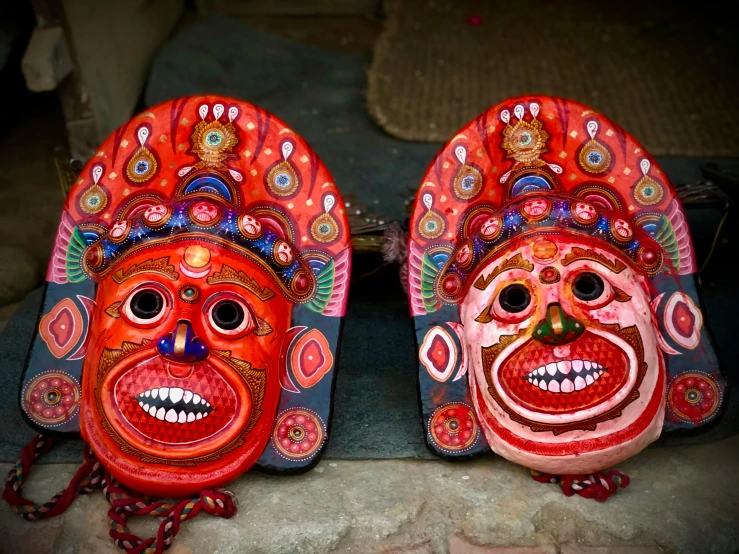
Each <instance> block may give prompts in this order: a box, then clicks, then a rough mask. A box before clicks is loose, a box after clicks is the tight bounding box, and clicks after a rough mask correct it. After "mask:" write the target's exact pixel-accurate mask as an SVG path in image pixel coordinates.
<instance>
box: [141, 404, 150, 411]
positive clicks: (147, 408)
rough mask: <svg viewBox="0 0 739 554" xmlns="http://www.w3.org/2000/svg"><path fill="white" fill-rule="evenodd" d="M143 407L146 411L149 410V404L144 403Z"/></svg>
mask: <svg viewBox="0 0 739 554" xmlns="http://www.w3.org/2000/svg"><path fill="white" fill-rule="evenodd" d="M141 407H142V408H143V409H144V411H145V412H148V411H149V405H148V404H144V405H143V406H141Z"/></svg>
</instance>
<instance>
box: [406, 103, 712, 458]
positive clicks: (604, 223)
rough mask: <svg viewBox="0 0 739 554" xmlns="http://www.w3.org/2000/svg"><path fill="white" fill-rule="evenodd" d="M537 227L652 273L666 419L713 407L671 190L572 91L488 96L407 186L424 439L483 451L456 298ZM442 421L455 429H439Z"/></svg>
mask: <svg viewBox="0 0 739 554" xmlns="http://www.w3.org/2000/svg"><path fill="white" fill-rule="evenodd" d="M511 112H512V113H511ZM543 233H546V234H549V235H551V234H563V235H571V236H579V237H587V239H588V241H592V242H593V243H594V244H597V245H598V246H601V247H603V248H605V249H610V250H613V251H615V252H618V253H620V254H621V258H623V259H625V260H627V261H628V262H629V263H631V264H632V265H633V267H634V268H635V269H636V270H638V271H639V272H641V273H643V274H644V275H646V276H648V278H649V280H650V282H651V286H652V287H653V290H654V295H653V300H652V308H653V309H654V310H655V313H656V315H657V318H658V320H659V326H660V333H659V340H660V342H661V344H660V346H661V348H662V350H663V351H664V352H666V354H667V355H666V365H667V371H668V374H669V375H668V392H667V395H668V409H667V413H666V415H665V424H664V429H665V430H668V431H669V430H673V429H691V428H694V427H696V426H699V425H703V424H705V423H707V422H708V421H710V420H711V419H713V418H715V417H716V415H717V414H718V412H719V408H720V405H721V399H722V396H723V394H724V389H725V384H724V380H723V378H722V376H721V373H720V372H719V369H718V363H717V360H716V355H715V353H714V350H713V346H712V342H711V338H710V335H709V333H708V330H707V328H706V326H705V325H704V324H703V318H702V315H701V310H700V300H699V297H698V294H697V290H696V283H695V275H694V274H695V272H696V264H695V256H694V253H693V246H692V241H691V239H690V233H689V230H688V227H687V224H686V222H685V217H684V215H683V210H682V206H681V203H680V200H679V199H678V198H677V197H676V194H675V190H674V189H673V188H672V186H671V185H670V183H669V181H668V180H667V177H666V176H665V175H664V173H663V172H662V170H661V169H660V168H659V166H658V165H657V164H656V163H655V162H654V159H653V158H652V157H651V156H650V155H649V154H648V153H647V152H645V151H644V149H643V148H642V147H641V145H639V144H638V143H637V142H636V141H635V140H634V139H633V138H632V137H631V136H630V135H629V134H628V133H626V132H625V131H624V130H623V129H621V128H620V127H619V126H618V125H616V124H614V123H613V122H611V121H609V120H608V119H606V118H605V117H603V116H602V115H600V114H598V113H596V112H594V111H593V110H590V109H589V108H587V107H585V106H582V105H581V104H577V103H575V102H571V101H569V100H563V99H559V98H550V97H533V96H530V97H521V98H514V99H511V100H508V101H505V102H504V103H501V104H499V105H497V106H494V107H493V108H491V109H489V110H488V111H486V112H485V113H483V114H481V115H480V116H479V117H477V118H476V119H475V120H474V121H472V122H471V123H470V124H468V125H467V126H466V127H464V128H463V129H462V130H461V131H460V132H459V133H458V134H457V135H456V136H455V137H454V138H453V139H452V140H451V141H450V142H449V143H447V144H446V146H445V147H444V148H443V149H442V151H441V152H440V153H439V154H438V156H437V157H436V159H435V160H434V161H433V163H432V164H431V165H430V167H429V169H428V171H427V173H426V175H425V176H424V179H423V183H422V185H421V187H420V189H419V192H418V195H417V198H416V202H415V205H414V210H413V216H412V218H411V230H410V241H409V256H408V285H409V287H408V288H409V290H408V297H409V302H410V307H411V315H412V316H413V318H414V323H415V328H416V337H417V340H418V345H419V383H420V395H421V403H422V413H423V420H424V425H425V426H426V428H427V429H428V434H427V441H428V444H429V446H430V447H431V448H432V449H433V450H434V451H436V452H437V453H439V454H440V455H442V456H451V457H459V456H465V455H470V454H473V453H476V452H480V451H483V450H486V449H487V445H486V443H485V441H483V440H480V433H481V431H480V429H479V426H478V425H477V422H476V420H475V414H474V412H473V411H472V409H471V405H472V403H471V401H470V398H469V390H468V386H467V380H466V379H463V377H464V376H465V373H466V371H467V361H466V359H465V357H466V354H465V352H464V350H463V348H462V347H461V342H460V339H459V335H458V332H459V322H460V318H459V308H458V303H459V301H460V300H461V299H462V298H463V297H464V295H465V293H466V292H467V290H469V287H473V286H476V287H478V288H483V289H484V286H485V283H484V282H481V281H482V280H483V279H482V277H479V278H478V270H479V269H481V268H482V267H484V266H485V263H486V262H487V261H488V260H490V259H492V257H493V256H495V255H496V254H498V253H499V252H500V251H501V250H504V249H507V248H510V247H511V246H512V245H513V244H514V243H515V242H516V241H522V240H525V239H527V238H529V237H532V236H536V235H538V234H543ZM582 255H584V256H588V255H591V256H594V255H596V253H595V252H590V254H588V252H583V253H582ZM544 257H545V258H546V256H544ZM508 262H509V263H514V262H515V260H508ZM562 263H563V264H565V265H566V264H567V263H568V261H567V260H563V262H562ZM617 263H619V264H621V263H622V262H620V261H618V260H617ZM550 277H551V278H552V279H553V281H552V282H555V281H554V279H556V278H557V276H556V275H554V274H552V275H551V276H550ZM545 278H548V277H545ZM686 322H690V324H687V323H686ZM698 345H700V348H698ZM706 391H708V393H707V394H706ZM451 412H453V414H452V415H450V413H451ZM452 420H454V421H455V422H456V423H455V425H456V427H455V428H454V429H447V428H446V427H445V422H447V421H452Z"/></svg>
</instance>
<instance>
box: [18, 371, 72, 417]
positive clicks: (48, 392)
mask: <svg viewBox="0 0 739 554" xmlns="http://www.w3.org/2000/svg"><path fill="white" fill-rule="evenodd" d="M79 402H80V387H79V383H77V381H75V380H74V378H73V377H72V376H71V375H67V374H66V373H64V372H61V371H48V372H46V373H42V374H41V375H39V376H38V377H36V378H35V379H33V380H32V381H31V382H30V383H28V385H26V388H25V390H24V391H23V409H24V411H25V412H26V414H27V415H28V417H30V418H31V419H32V420H33V421H34V422H35V423H38V424H39V425H43V426H44V427H56V426H58V425H62V424H63V423H64V422H66V421H68V420H70V419H71V418H72V417H73V416H74V415H75V413H76V412H77V409H78V407H79Z"/></svg>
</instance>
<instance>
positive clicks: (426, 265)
mask: <svg viewBox="0 0 739 554" xmlns="http://www.w3.org/2000/svg"><path fill="white" fill-rule="evenodd" d="M438 274H439V268H438V267H436V265H434V262H433V261H432V260H431V258H430V257H429V255H428V252H425V253H424V255H423V265H422V266H421V296H422V297H423V305H424V306H425V307H426V313H432V312H435V311H436V310H438V299H437V298H436V289H435V288H434V283H435V282H436V276H437V275H438Z"/></svg>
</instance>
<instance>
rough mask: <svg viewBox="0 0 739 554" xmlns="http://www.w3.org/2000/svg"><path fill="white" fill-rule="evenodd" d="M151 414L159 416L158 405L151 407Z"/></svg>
mask: <svg viewBox="0 0 739 554" xmlns="http://www.w3.org/2000/svg"><path fill="white" fill-rule="evenodd" d="M149 415H150V416H153V417H156V416H157V407H156V406H152V407H151V408H149Z"/></svg>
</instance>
